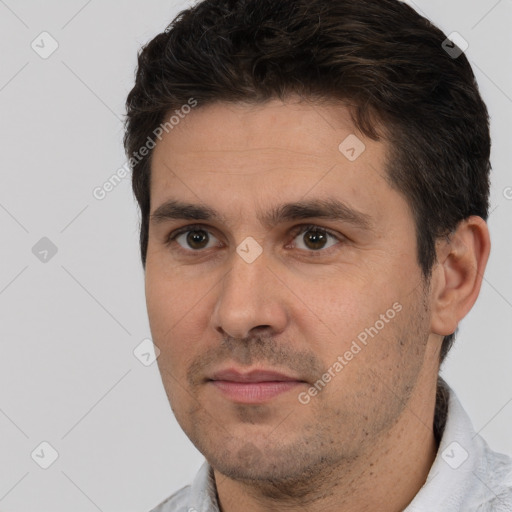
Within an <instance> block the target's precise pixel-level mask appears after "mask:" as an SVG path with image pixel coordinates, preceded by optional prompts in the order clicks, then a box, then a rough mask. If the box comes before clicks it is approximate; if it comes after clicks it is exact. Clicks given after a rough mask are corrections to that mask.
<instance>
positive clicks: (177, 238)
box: [167, 225, 218, 252]
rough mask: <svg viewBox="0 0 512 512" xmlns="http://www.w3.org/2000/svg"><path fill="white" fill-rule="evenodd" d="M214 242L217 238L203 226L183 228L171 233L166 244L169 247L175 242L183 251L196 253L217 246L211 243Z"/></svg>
mask: <svg viewBox="0 0 512 512" xmlns="http://www.w3.org/2000/svg"><path fill="white" fill-rule="evenodd" d="M214 240H217V238H216V237H214V236H213V235H212V234H211V231H209V230H208V229H207V228H206V227H205V226H200V225H198V226H185V227H183V228H180V229H178V230H176V231H174V232H173V233H171V234H170V235H169V237H168V239H167V244H168V245H170V244H172V243H173V242H176V243H177V244H178V245H179V246H180V247H181V248H182V249H184V250H187V251H190V250H191V249H192V250H193V251H196V252H197V251H201V250H203V249H210V248H211V247H215V246H216V245H218V244H215V243H213V241H214ZM217 241H218V240H217Z"/></svg>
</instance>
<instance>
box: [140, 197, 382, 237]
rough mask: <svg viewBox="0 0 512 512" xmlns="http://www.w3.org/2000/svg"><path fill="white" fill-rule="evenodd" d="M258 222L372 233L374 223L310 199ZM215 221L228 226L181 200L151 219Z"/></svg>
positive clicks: (332, 202) (333, 203)
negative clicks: (317, 223)
mask: <svg viewBox="0 0 512 512" xmlns="http://www.w3.org/2000/svg"><path fill="white" fill-rule="evenodd" d="M257 217H258V220H259V221H260V222H261V224H262V225H264V226H265V227H267V228H272V227H274V226H276V225H278V224H280V223H283V222H287V221H288V222H289V221H296V220H304V219H309V218H315V217H316V218H321V219H327V220H332V221H342V222H346V223H348V224H352V225H353V226H354V227H356V228H360V229H364V230H371V229H372V228H373V222H372V218H371V217H370V215H368V214H366V213H363V212H360V211H358V210H355V209H354V208H352V207H350V206H348V205H347V204H345V203H343V202H342V201H340V200H339V199H336V198H322V199H311V200H308V201H298V202H294V203H284V204H281V205H278V206H275V207H274V208H272V209H271V210H269V211H268V212H265V213H259V214H258V215H257ZM172 219H183V220H215V221H218V222H220V223H223V224H227V222H226V219H225V218H224V216H223V215H222V214H221V213H220V212H218V211H216V210H215V209H213V208H211V207H209V206H204V205H201V204H192V203H186V202H183V201H178V200H169V201H166V202H165V203H163V204H162V205H160V206H159V207H158V208H156V209H155V211H154V212H153V213H152V214H151V215H150V221H151V222H152V223H154V224H159V223H162V222H165V221H167V220H172Z"/></svg>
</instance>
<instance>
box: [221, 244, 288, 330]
mask: <svg viewBox="0 0 512 512" xmlns="http://www.w3.org/2000/svg"><path fill="white" fill-rule="evenodd" d="M278 272H279V271H278V270H275V269H271V268H270V266H269V261H268V258H267V257H266V254H265V251H264V252H263V253H262V254H261V255H260V256H259V257H258V258H256V260H254V261H252V262H250V263H249V262H248V261H246V260H245V259H244V258H242V257H241V256H240V255H239V254H238V253H237V252H233V255H232V257H231V260H230V268H229V270H228V271H227V272H226V273H225V274H224V278H223V280H222V282H221V283H220V286H219V288H218V296H217V297H216V303H215V308H214V311H213V314H212V323H213V326H214V328H215V329H216V330H217V331H218V332H220V333H221V334H222V335H223V336H225V335H228V336H231V337H233V338H235V339H245V338H246V337H247V336H250V335H251V334H255V333H256V331H258V333H259V334H268V335H276V334H279V333H281V332H282V331H284V330H285V328H286V324H287V322H288V311H287V307H286V303H285V300H286V293H285V285H284V284H283V283H282V281H281V280H280V279H279V278H278V277H277V275H278ZM276 274H277V275H276Z"/></svg>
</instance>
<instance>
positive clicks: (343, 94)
mask: <svg viewBox="0 0 512 512" xmlns="http://www.w3.org/2000/svg"><path fill="white" fill-rule="evenodd" d="M445 39H446V36H445V35H444V34H443V32H442V31H441V30H439V29H438V28H437V27H435V26H434V25H432V24H431V23H430V21H428V20H427V19H425V18H424V17H422V16H420V15H419V14H418V13H417V12H415V11H414V10H413V9H412V8H411V7H409V6H408V5H406V4H404V3H402V2H400V1H398V0H357V1H354V0H204V1H202V2H200V3H199V4H197V5H196V6H195V7H193V8H191V9H188V10H185V11H182V12H180V13H179V14H178V16H177V17H176V18H175V20H174V21H173V22H172V23H171V24H170V25H169V26H168V27H167V29H166V30H165V31H164V32H162V33H161V34H158V35H157V36H156V37H155V38H154V39H152V40H151V41H150V42H149V43H148V44H146V45H145V46H144V47H143V48H142V49H141V51H140V52H139V55H138V69H137V73H136V80H135V86H134V87H133V89H132V90H131V92H130V93H129V95H128V98H127V101H126V108H127V118H126V132H125V137H124V144H125V149H126V153H127V155H128V157H129V158H132V155H133V154H135V153H137V152H138V150H139V149H140V148H141V147H142V146H144V145H145V144H146V141H147V140H148V138H149V137H151V135H152V133H153V132H154V130H155V128H156V127H158V126H159V125H160V124H161V123H163V122H164V120H165V118H166V116H167V115H169V112H170V111H172V110H174V109H179V108H181V107H182V106H183V105H185V104H187V103H188V102H189V100H190V99H191V98H194V99H195V101H197V102H198V105H199V108H200V107H201V105H207V104H211V103H214V102H227V103H229V102H244V103H264V102H266V101H268V100H270V99H275V98H278V99H285V98H287V97H288V96H291V95H297V94H298V95H299V96H301V97H303V98H307V99H311V100H316V101H323V100H328V101H330V100H340V101H342V102H344V103H345V104H349V105H351V107H352V112H353V119H354V123H355V125H356V127H357V128H358V129H359V130H361V132H362V133H364V134H365V135H367V136H369V137H371V138H373V139H375V140H379V139H380V138H384V139H385V140H387V141H388V142H389V145H390V148H391V151H392V155H391V157H390V158H389V162H388V163H387V169H386V170H387V175H388V180H389V183H390V184H391V186H393V187H394V188H395V189H396V190H397V191H399V192H400V193H401V194H403V196H404V197H405V199H406V200H407V202H408V204H409V206H410V208H411V210H412V212H413V216H414V219H415V224H416V233H417V246H418V255H417V257H418V263H419V265H420V266H421V269H422V271H423V274H424V276H425V278H426V279H427V280H428V279H429V277H430V275H431V272H432V267H433V265H434V263H435V261H436V251H435V242H436V239H437V238H439V237H441V236H444V235H447V234H449V233H450V232H452V231H453V230H454V229H455V228H456V227H457V225H458V224H459V222H460V221H462V220H463V219H465V218H467V217H469V216H471V215H478V216H480V217H482V218H483V219H485V220H486V219H487V216H488V208H489V172H490V169H491V166H490V162H489V155H490V136H489V119H488V113H487V109H486V106H485V104H484V102H483V101H482V98H481V97H480V94H479V91H478V86H477V84H476V81H475V77H474V74H473V72H472V70H471V66H470V65H469V62H468V60H467V58H466V57H465V55H464V54H461V55H460V56H458V57H457V58H453V57H454V56H453V54H452V55H450V54H449V53H447V52H446V51H445V49H444V48H443V41H445ZM452 46H453V45H452ZM151 154H152V153H151V152H149V154H147V155H146V156H145V157H144V158H141V159H140V161H139V160H137V162H135V161H133V158H132V160H130V162H131V163H133V165H131V167H132V170H133V175H132V186H133V191H134V194H135V197H136V199H137V201H138V204H139V206H140V210H141V229H140V249H141V256H142V263H143V265H144V266H145V262H146V252H147V244H148V230H149V212H150V192H149V190H150V188H149V184H150V178H151ZM132 161H133V162H132ZM454 338H455V333H453V334H451V335H450V336H445V338H444V341H443V346H442V349H441V361H443V360H444V358H445V357H446V354H447V352H448V350H449V348H450V346H451V344H452V343H453V341H454Z"/></svg>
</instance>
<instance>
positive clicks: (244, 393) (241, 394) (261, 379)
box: [207, 368, 305, 404]
mask: <svg viewBox="0 0 512 512" xmlns="http://www.w3.org/2000/svg"><path fill="white" fill-rule="evenodd" d="M207 383H208V384H209V385H211V386H213V387H214V388H215V389H216V390H217V391H219V392H220V393H221V394H222V395H223V396H224V397H225V398H228V399H229V400H231V401H233V402H236V403H243V404H258V403H263V402H267V401H269V400H271V399H273V398H276V397H277V396H279V395H281V394H283V393H286V392H288V391H291V390H293V389H295V388H296V387H297V386H300V385H302V384H305V381H303V380H301V379H300V378H298V377H295V376H291V375H286V374H284V373H280V372H276V371H272V370H252V371H250V372H240V371H238V370H235V369H233V368H230V369H227V370H222V371H219V372H215V373H213V374H212V376H211V377H209V378H208V379H207Z"/></svg>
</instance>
